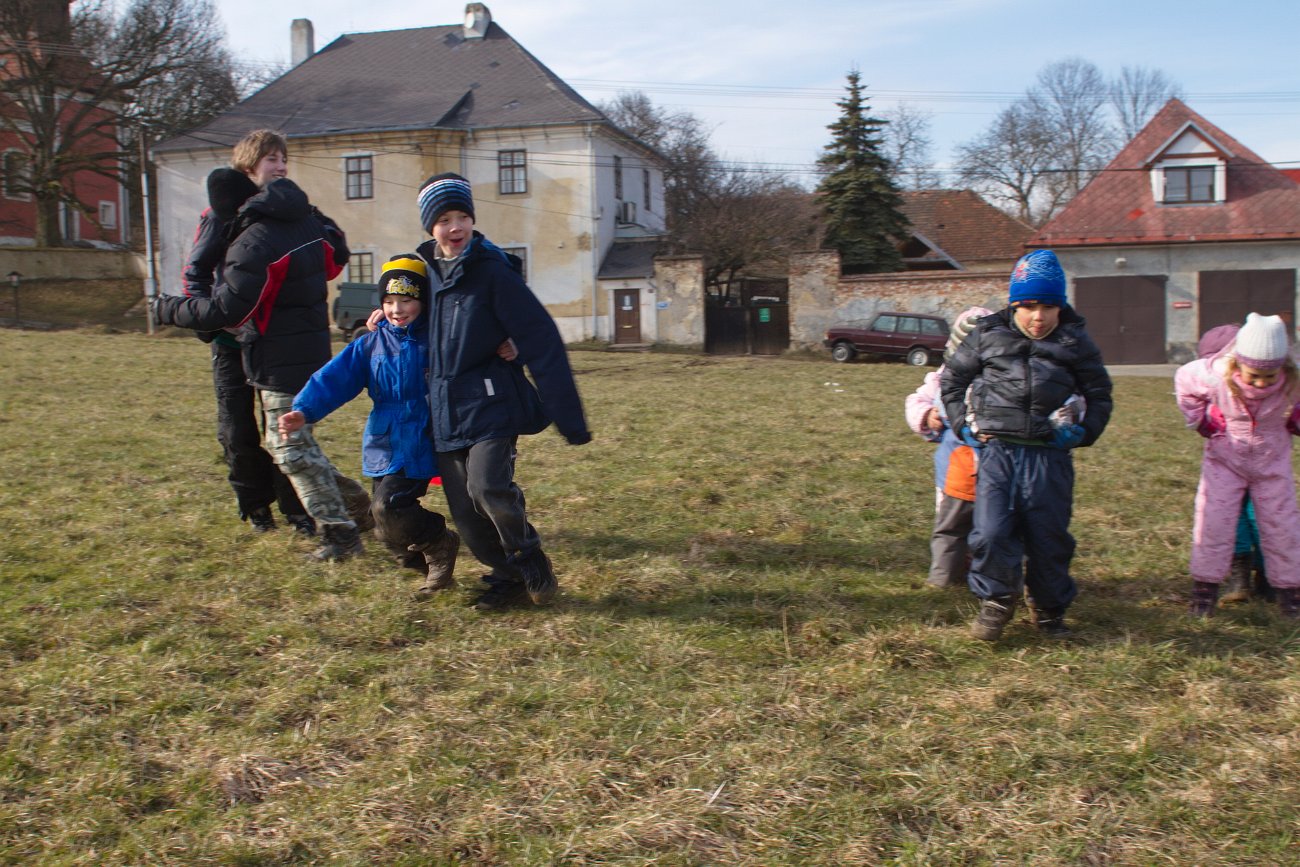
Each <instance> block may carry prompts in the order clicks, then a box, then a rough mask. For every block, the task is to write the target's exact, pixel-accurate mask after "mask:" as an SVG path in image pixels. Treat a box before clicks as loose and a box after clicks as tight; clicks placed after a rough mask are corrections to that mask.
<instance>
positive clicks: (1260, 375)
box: [1237, 364, 1282, 388]
mask: <svg viewBox="0 0 1300 867" xmlns="http://www.w3.org/2000/svg"><path fill="white" fill-rule="evenodd" d="M1237 370H1238V371H1240V372H1241V381H1242V382H1244V383H1246V385H1249V386H1250V387H1251V388H1268V387H1269V386H1270V385H1272V384H1273V383H1275V382H1277V378H1278V377H1279V376H1281V375H1282V369H1281V368H1279V367H1275V368H1273V369H1272V370H1260V369H1259V368H1258V367H1251V366H1249V365H1246V364H1238V365H1237Z"/></svg>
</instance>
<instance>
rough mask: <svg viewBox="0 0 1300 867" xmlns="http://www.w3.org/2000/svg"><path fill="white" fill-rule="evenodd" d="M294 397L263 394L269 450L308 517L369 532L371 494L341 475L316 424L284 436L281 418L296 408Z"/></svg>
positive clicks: (322, 522)
mask: <svg viewBox="0 0 1300 867" xmlns="http://www.w3.org/2000/svg"><path fill="white" fill-rule="evenodd" d="M293 397H294V396H293V395H292V394H284V393H283V392H278V391H263V392H262V417H263V422H264V423H265V425H266V450H267V451H268V452H270V453H271V457H272V458H274V459H275V463H276V466H278V467H279V468H280V471H281V472H283V473H284V474H285V475H286V476H288V477H289V481H290V483H292V484H293V489H294V490H295V491H297V492H298V499H299V500H302V505H303V508H305V509H306V510H307V514H309V515H311V516H312V518H313V519H315V521H316V523H317V524H318V525H320V526H322V527H323V526H326V525H329V524H338V525H343V526H345V527H350V528H352V527H357V526H358V525H360V528H361V529H363V530H364V529H367V528H368V527H370V526H373V521H372V520H371V519H370V495H369V494H368V493H366V489H365V488H363V487H362V486H361V485H360V484H358V483H357V482H355V481H353V480H352V479H349V478H348V477H347V476H345V475H343V474H342V473H340V472H339V471H338V470H337V469H335V468H334V465H333V464H332V463H330V460H329V458H327V457H325V453H324V452H322V451H321V449H320V446H319V445H317V444H316V438H315V437H314V436H312V425H305V426H304V427H302V428H300V429H299V430H296V431H294V432H293V433H291V434H289V435H288V436H280V416H282V415H284V414H285V413H287V412H289V411H290V410H291V409H293Z"/></svg>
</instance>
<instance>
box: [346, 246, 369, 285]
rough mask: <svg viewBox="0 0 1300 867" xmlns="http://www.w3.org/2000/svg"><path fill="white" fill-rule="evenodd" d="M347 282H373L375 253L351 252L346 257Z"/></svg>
mask: <svg viewBox="0 0 1300 867" xmlns="http://www.w3.org/2000/svg"><path fill="white" fill-rule="evenodd" d="M348 282H349V283H373V282H375V254H374V253H353V254H352V255H351V256H350V257H349V258H348Z"/></svg>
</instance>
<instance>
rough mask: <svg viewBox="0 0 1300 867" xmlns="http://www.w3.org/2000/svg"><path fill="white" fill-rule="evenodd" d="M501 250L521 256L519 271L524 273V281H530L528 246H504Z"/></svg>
mask: <svg viewBox="0 0 1300 867" xmlns="http://www.w3.org/2000/svg"><path fill="white" fill-rule="evenodd" d="M501 250H502V251H503V252H506V253H510V254H512V255H515V256H518V257H519V273H520V274H522V275H523V277H524V282H525V283H527V282H528V248H527V247H502V248H501Z"/></svg>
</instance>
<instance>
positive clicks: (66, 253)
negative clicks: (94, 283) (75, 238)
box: [0, 247, 145, 291]
mask: <svg viewBox="0 0 1300 867" xmlns="http://www.w3.org/2000/svg"><path fill="white" fill-rule="evenodd" d="M11 271H17V272H18V273H19V274H22V275H23V276H22V282H23V283H26V282H27V281H29V280H42V279H47V280H56V279H59V280H118V279H139V280H143V279H144V276H145V265H144V256H142V255H140V254H138V253H132V252H130V251H128V250H87V249H81V248H77V247H0V281H2V282H0V287H3V288H5V289H7V288H8V286H9V281H8V278H7V277H6V276H5V275H7V274H9V273H10V272H11ZM142 291H143V290H142Z"/></svg>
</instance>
